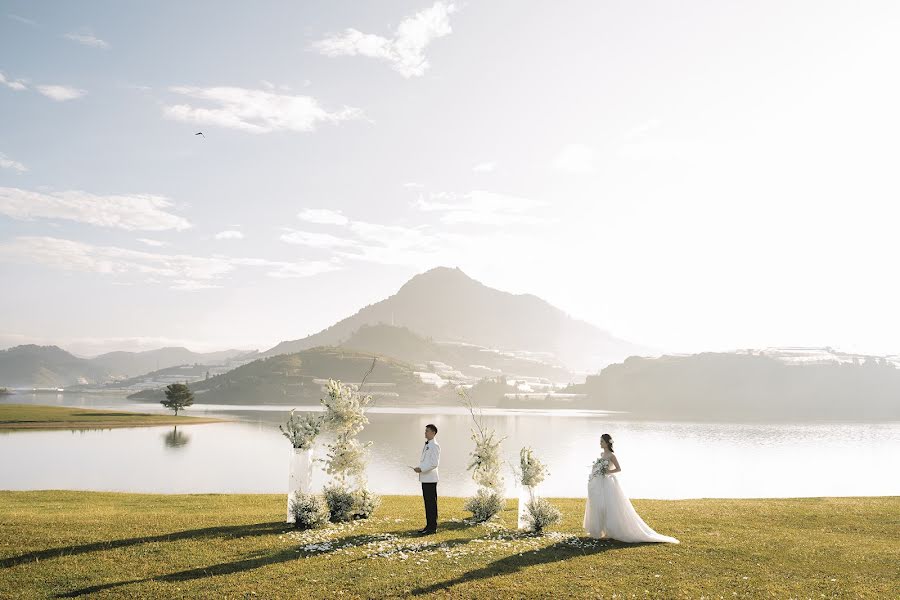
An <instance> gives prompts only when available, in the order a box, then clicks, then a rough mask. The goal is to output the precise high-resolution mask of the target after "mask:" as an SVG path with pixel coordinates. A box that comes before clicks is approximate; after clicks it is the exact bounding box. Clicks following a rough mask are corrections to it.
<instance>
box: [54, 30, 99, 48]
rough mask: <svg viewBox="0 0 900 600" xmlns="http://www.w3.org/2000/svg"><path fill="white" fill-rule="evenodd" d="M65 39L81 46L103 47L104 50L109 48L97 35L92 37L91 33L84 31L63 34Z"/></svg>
mask: <svg viewBox="0 0 900 600" xmlns="http://www.w3.org/2000/svg"><path fill="white" fill-rule="evenodd" d="M63 37H64V38H66V39H67V40H72V41H73V42H77V43H79V44H81V45H83V46H91V47H93V48H103V49H104V50H107V49H109V44H108V43H106V42H104V41H103V40H101V39H100V38H98V37H94V36H93V35H91V34H85V33H67V34H65V35H64V36H63Z"/></svg>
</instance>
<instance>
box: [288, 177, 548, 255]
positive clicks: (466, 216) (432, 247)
mask: <svg viewBox="0 0 900 600" xmlns="http://www.w3.org/2000/svg"><path fill="white" fill-rule="evenodd" d="M413 206H414V207H415V208H417V209H419V210H421V211H425V212H435V213H442V214H441V218H440V221H441V223H443V224H446V225H457V224H477V225H489V226H497V227H501V228H504V229H501V230H500V231H499V232H498V231H497V230H496V229H491V230H490V231H485V230H478V231H472V230H471V229H469V230H466V231H441V230H438V229H436V228H435V227H432V226H430V225H419V226H415V227H409V226H404V225H384V224H379V223H369V222H365V221H354V220H352V219H346V222H342V223H337V222H334V223H329V224H331V225H336V226H339V227H340V230H339V231H338V232H337V233H320V232H311V231H303V230H296V229H287V230H286V233H283V234H282V235H281V236H280V239H281V241H283V242H285V243H288V244H295V245H300V246H306V247H308V248H314V249H316V250H320V251H329V252H331V253H332V254H333V256H334V257H336V258H338V259H342V260H353V261H364V262H373V263H378V264H386V265H404V266H412V267H416V268H430V267H431V266H434V265H435V264H444V263H447V262H451V263H455V262H458V261H457V259H458V258H459V257H460V256H473V257H478V256H479V252H481V251H483V250H484V249H485V248H490V249H491V251H492V252H493V251H496V247H497V240H499V239H501V238H505V239H512V238H514V237H515V234H514V232H510V231H507V228H509V226H512V225H546V224H551V223H553V219H548V218H546V217H538V216H535V215H532V214H528V213H529V211H531V210H533V209H536V208H542V207H545V206H547V203H546V202H543V201H539V200H530V199H527V198H519V197H515V196H508V195H504V194H498V193H494V192H487V191H482V190H474V191H472V192H469V193H466V194H448V193H441V194H431V195H430V197H429V199H428V200H426V199H424V198H421V197H420V198H419V199H418V200H417V201H416V202H414V203H413ZM301 214H302V213H301ZM341 216H342V217H343V215H341ZM522 237H523V238H526V239H528V240H533V229H529V232H527V233H523V234H522ZM529 243H530V241H529Z"/></svg>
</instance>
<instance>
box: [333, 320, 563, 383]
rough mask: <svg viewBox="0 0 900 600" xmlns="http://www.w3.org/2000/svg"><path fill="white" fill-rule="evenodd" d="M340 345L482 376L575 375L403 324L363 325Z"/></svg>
mask: <svg viewBox="0 0 900 600" xmlns="http://www.w3.org/2000/svg"><path fill="white" fill-rule="evenodd" d="M340 347H341V348H346V349H348V350H358V351H363V352H366V353H369V354H377V355H379V356H387V357H391V358H395V359H397V360H400V361H403V362H407V363H410V364H413V365H421V366H422V370H429V369H428V367H427V366H426V365H427V363H429V362H440V363H444V364H446V365H449V366H450V367H452V368H453V369H456V370H458V371H460V372H462V373H463V374H465V375H467V376H469V377H473V378H476V379H481V378H484V377H492V376H497V375H500V374H501V373H502V374H504V375H510V376H516V375H521V376H528V377H544V378H547V379H549V380H550V381H553V382H557V383H564V384H565V383H568V382H570V381H573V380H575V379H576V377H575V376H574V375H573V374H572V373H570V372H569V371H568V370H567V369H566V368H565V367H563V366H562V365H560V364H554V363H552V362H549V361H547V360H538V359H534V358H525V357H521V356H516V355H513V354H509V353H502V352H498V351H496V350H492V349H490V348H483V347H481V346H474V345H470V344H458V343H446V342H436V341H434V340H431V339H426V338H423V337H422V336H419V335H417V334H415V333H413V332H412V331H410V330H409V329H408V328H406V327H396V326H391V325H384V324H380V325H363V326H362V327H360V328H359V329H358V330H357V331H355V332H354V333H353V334H352V335H351V336H350V337H349V338H347V339H346V340H344V341H343V342H342V343H341V346H340Z"/></svg>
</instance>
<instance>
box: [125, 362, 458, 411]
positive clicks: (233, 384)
mask: <svg viewBox="0 0 900 600" xmlns="http://www.w3.org/2000/svg"><path fill="white" fill-rule="evenodd" d="M370 368H372V355H371V354H363V353H360V352H353V351H349V350H345V349H342V348H311V349H309V350H303V351H301V352H296V353H293V354H279V355H276V356H271V357H267V358H263V359H259V360H255V361H253V362H251V363H248V364H246V365H243V366H240V367H237V368H236V369H232V370H231V371H228V372H227V373H223V374H221V375H217V376H215V377H210V378H209V379H207V380H204V381H196V382H193V383H189V384H188V386H189V387H190V388H191V390H192V391H193V392H194V394H195V398H194V399H195V402H198V403H204V404H295V405H296V404H317V403H318V402H319V399H320V398H321V397H322V393H323V392H322V386H323V384H324V383H325V381H326V380H327V379H329V378H333V379H340V380H342V381H344V382H345V383H356V384H359V383H361V380H362V378H363V377H364V376H365V374H366V373H367V372H368V371H369V369H370ZM363 390H364V391H365V392H366V393H370V394H372V395H373V396H374V397H375V399H376V401H380V402H382V403H386V404H428V403H435V402H439V401H441V400H443V401H445V402H446V401H451V402H452V401H455V395H454V392H453V390H451V389H449V386H448V387H446V388H438V387H435V386H433V385H429V384H426V383H423V382H422V380H421V378H420V377H419V376H418V375H416V373H415V369H414V367H412V366H411V365H408V364H406V363H403V362H400V361H396V360H392V359H387V358H379V359H377V360H376V361H375V367H374V369H372V372H371V374H370V375H369V376H368V377H367V378H366V380H365V386H364V388H363ZM162 397H163V390H162V389H154V390H146V391H142V392H138V393H135V394H132V395H130V396H129V398H131V399H135V400H157V399H161V398H162Z"/></svg>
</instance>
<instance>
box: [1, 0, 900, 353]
mask: <svg viewBox="0 0 900 600" xmlns="http://www.w3.org/2000/svg"><path fill="white" fill-rule="evenodd" d="M897 31H900V4H898V3H896V2H893V1H885V2H870V1H861V2H852V3H851V2H843V1H840V2H834V1H809V2H796V1H785V0H779V1H757V2H729V1H721V0H715V1H694V2H679V3H672V2H646V1H634V2H609V1H589V2H587V1H585V2H579V1H571V2H564V3H560V2H536V1H524V0H480V1H476V0H470V1H468V2H445V1H439V2H430V1H418V0H417V1H407V0H383V1H378V2H359V1H340V0H328V1H322V2H315V1H308V2H303V3H298V2H271V1H269V2H254V3H252V4H247V3H238V2H203V1H193V2H154V3H146V2H113V1H108V2H96V1H84V2H77V3H75V2H66V3H60V2H37V1H2V2H0V278H2V281H3V282H4V284H5V287H6V290H7V291H6V293H4V294H2V295H0V347H9V346H13V345H17V344H22V343H40V344H57V345H60V346H61V347H64V348H66V349H69V350H71V351H74V352H76V353H79V354H81V355H92V354H97V353H100V352H104V351H109V350H115V349H123V350H140V349H149V348H155V347H160V346H164V345H166V346H168V345H184V346H187V347H189V348H191V349H193V350H196V351H207V350H213V349H222V348H235V347H236V348H260V349H266V348H268V347H271V346H272V345H274V344H275V343H277V342H278V341H280V340H286V339H297V338H301V337H304V336H306V335H308V334H311V333H315V332H317V331H319V330H321V329H323V328H325V327H327V326H329V325H331V324H333V323H334V322H336V321H338V320H340V319H341V318H344V317H346V316H349V315H351V314H353V313H355V312H356V311H357V310H359V309H360V308H362V307H364V306H366V305H368V304H371V303H374V302H377V301H379V300H381V299H383V298H386V297H388V296H389V295H391V294H392V293H394V292H395V291H396V290H397V289H398V288H399V287H400V286H401V285H402V284H403V283H404V282H406V281H407V280H408V279H409V278H410V277H412V276H413V275H415V274H416V273H419V272H422V271H425V270H428V269H430V268H432V267H436V266H449V267H459V268H461V269H462V270H463V271H465V272H466V273H467V274H468V275H470V276H471V277H473V278H475V279H477V280H479V281H481V282H482V283H484V284H486V285H489V286H491V287H495V288H499V289H502V290H506V291H510V292H513V293H531V294H535V295H537V296H539V297H541V298H543V299H545V300H547V301H548V302H550V303H552V304H554V305H555V306H557V307H559V308H560V309H562V310H564V311H565V312H567V313H568V314H570V315H572V316H573V317H576V318H579V319H584V320H586V321H588V322H590V323H593V324H595V325H597V326H599V327H601V328H603V329H606V330H608V331H610V332H612V333H613V334H615V335H617V336H619V337H622V338H625V339H628V340H630V341H633V342H635V343H639V344H643V345H647V346H651V347H654V348H659V349H661V350H663V351H670V352H698V351H713V350H730V349H737V348H765V347H769V346H825V345H830V346H833V347H836V348H839V349H842V350H846V351H854V352H866V353H877V354H892V353H900V318H898V317H897V312H898V307H900V285H898V283H897V278H896V274H895V273H896V271H897V266H898V258H900V236H898V235H897V234H896V229H897V223H898V222H900V219H898V217H900V209H898V201H900V169H898V164H900V141H898V140H900V111H898V110H897V107H898V106H900V64H898V63H900V36H898V35H897V34H896V33H897ZM198 132H202V133H203V135H202V136H200V135H196V134H197V133H198ZM526 325H527V324H526Z"/></svg>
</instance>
